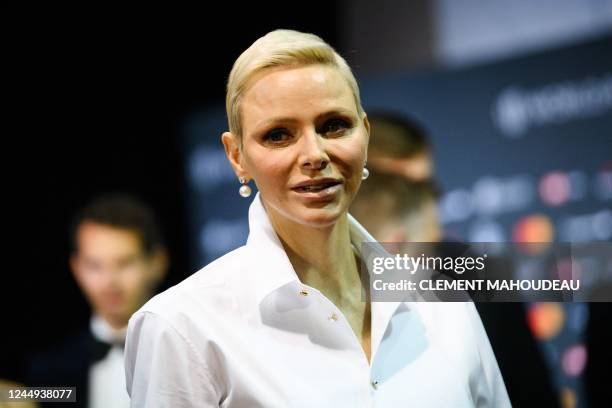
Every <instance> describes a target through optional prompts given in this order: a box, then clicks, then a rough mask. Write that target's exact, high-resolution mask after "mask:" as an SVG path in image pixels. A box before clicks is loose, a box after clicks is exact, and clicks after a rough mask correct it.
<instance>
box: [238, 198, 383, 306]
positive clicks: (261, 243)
mask: <svg viewBox="0 0 612 408" xmlns="http://www.w3.org/2000/svg"><path fill="white" fill-rule="evenodd" d="M261 200H262V199H261V195H260V193H259V192H257V194H256V195H255V199H254V200H253V202H252V203H251V206H250V207H249V237H248V239H247V247H249V248H250V249H252V250H254V252H253V256H255V257H257V258H258V259H261V260H265V262H255V263H254V265H252V268H255V269H256V270H257V271H258V272H259V273H256V274H255V275H256V276H255V279H254V282H252V283H253V284H254V285H255V288H254V289H255V291H256V293H257V301H258V303H260V302H261V301H262V300H263V298H265V297H266V296H267V295H268V294H269V293H271V292H272V291H274V290H275V289H278V288H279V287H281V286H283V285H285V284H287V283H289V282H293V281H297V283H301V282H300V280H299V278H298V276H297V274H296V272H295V270H294V269H293V265H292V264H291V262H290V260H289V257H288V256H287V253H286V252H285V248H284V247H283V244H282V243H281V241H280V239H279V238H278V235H277V234H276V231H275V230H274V228H273V227H272V224H271V223H270V219H269V217H268V214H267V213H266V209H265V208H264V206H263V203H262V201H261ZM348 224H349V235H350V239H351V245H352V247H353V251H354V252H355V254H356V255H357V256H358V257H359V258H360V259H361V258H362V244H363V243H364V242H367V243H368V244H369V245H370V248H371V251H368V252H369V253H370V255H369V256H377V255H381V254H384V255H388V253H387V252H386V251H385V249H384V248H383V247H382V246H381V245H380V244H379V243H378V242H377V241H376V240H375V239H374V237H372V235H370V233H369V232H368V231H366V229H365V228H364V227H363V226H362V225H361V224H360V223H359V222H358V221H357V220H356V219H355V218H354V217H353V216H352V215H350V214H348ZM363 261H364V262H367V260H363Z"/></svg>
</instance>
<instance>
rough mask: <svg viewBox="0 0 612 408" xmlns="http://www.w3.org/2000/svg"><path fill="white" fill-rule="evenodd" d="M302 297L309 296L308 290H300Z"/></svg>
mask: <svg viewBox="0 0 612 408" xmlns="http://www.w3.org/2000/svg"><path fill="white" fill-rule="evenodd" d="M300 295H301V296H308V291H307V290H306V289H302V290H300Z"/></svg>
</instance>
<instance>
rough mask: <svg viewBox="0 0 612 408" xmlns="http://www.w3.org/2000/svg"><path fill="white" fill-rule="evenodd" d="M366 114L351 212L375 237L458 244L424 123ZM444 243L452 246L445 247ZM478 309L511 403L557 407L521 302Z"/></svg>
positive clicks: (403, 118) (492, 304)
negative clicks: (440, 203)
mask: <svg viewBox="0 0 612 408" xmlns="http://www.w3.org/2000/svg"><path fill="white" fill-rule="evenodd" d="M369 118H370V124H371V136H370V145H369V151H368V168H369V170H370V177H369V180H368V183H364V185H363V186H362V188H361V190H360V191H359V193H358V194H357V196H356V197H355V199H354V201H353V203H352V206H351V209H350V213H351V214H352V215H353V216H355V218H356V219H357V220H358V221H359V222H360V223H362V225H364V227H365V228H366V229H367V230H368V231H370V232H371V233H372V235H373V236H374V238H376V240H378V241H379V242H437V241H441V242H442V243H443V244H441V245H440V246H439V247H437V248H436V249H437V250H442V251H446V250H447V249H448V248H451V249H453V250H456V249H457V248H460V243H458V242H455V243H452V241H448V240H447V239H446V237H444V234H443V230H442V226H441V224H440V221H439V219H438V213H437V199H438V197H439V195H440V189H439V188H438V185H437V183H436V182H435V181H434V163H433V157H432V147H431V144H430V142H429V138H428V136H427V134H426V133H425V131H424V130H423V128H422V127H421V126H420V125H419V124H417V123H415V122H414V121H412V120H409V119H407V118H406V117H404V116H401V115H395V114H391V113H373V114H370V115H369ZM446 242H450V243H451V244H454V245H450V246H449V245H444V243H446ZM465 246H466V247H468V246H469V245H468V244H466V245H465ZM457 255H460V254H457ZM476 307H477V310H478V312H479V314H480V317H481V319H482V322H483V325H484V326H485V329H486V332H487V335H488V337H489V340H490V342H491V346H492V347H493V351H494V353H495V356H496V358H497V361H498V364H499V367H500V371H501V373H502V375H503V378H504V382H505V384H506V389H507V390H508V394H509V397H510V400H511V402H512V404H513V406H518V407H522V406H542V407H556V406H559V397H558V395H557V393H555V392H554V388H553V385H552V380H551V376H550V372H549V368H548V366H547V364H546V360H545V359H544V356H543V355H542V353H541V352H540V350H539V348H538V343H537V342H536V340H535V339H534V337H533V336H532V334H531V332H530V329H529V326H528V324H527V319H526V312H525V308H524V305H523V304H521V303H484V302H483V303H476ZM519 351H520V358H517V355H518V354H517V353H518V352H519Z"/></svg>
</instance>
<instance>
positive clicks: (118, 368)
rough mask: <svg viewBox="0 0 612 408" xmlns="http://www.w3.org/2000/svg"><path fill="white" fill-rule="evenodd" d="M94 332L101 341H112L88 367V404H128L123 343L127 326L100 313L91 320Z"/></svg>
mask: <svg viewBox="0 0 612 408" xmlns="http://www.w3.org/2000/svg"><path fill="white" fill-rule="evenodd" d="M90 328H91V333H92V335H93V336H94V337H95V338H96V339H98V341H101V342H104V343H107V344H111V345H112V346H111V348H110V350H109V351H108V354H106V356H105V357H104V358H103V359H102V360H100V361H97V362H95V363H94V364H93V365H92V366H91V367H89V395H88V396H87V398H88V400H89V401H88V402H89V403H88V405H87V406H88V407H89V408H108V407H113V408H127V407H129V406H130V397H129V396H128V394H127V392H126V391H125V375H124V374H125V365H124V356H123V348H122V344H123V342H124V341H125V334H126V328H123V329H120V330H116V329H113V328H112V327H111V326H110V325H109V324H108V323H106V322H105V321H104V319H102V318H101V317H100V316H97V315H94V316H93V317H92V319H91V323H90Z"/></svg>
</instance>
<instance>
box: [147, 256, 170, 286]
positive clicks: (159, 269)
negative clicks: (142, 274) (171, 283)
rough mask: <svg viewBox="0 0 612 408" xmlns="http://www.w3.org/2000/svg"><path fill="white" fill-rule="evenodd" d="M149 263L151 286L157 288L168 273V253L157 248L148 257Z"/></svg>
mask: <svg viewBox="0 0 612 408" xmlns="http://www.w3.org/2000/svg"><path fill="white" fill-rule="evenodd" d="M150 262H151V286H152V288H155V287H157V286H158V285H159V284H160V283H161V282H162V281H163V280H164V278H165V277H166V273H167V272H168V263H169V262H168V251H167V250H166V248H164V247H157V248H155V249H154V250H153V253H152V254H151V255H150Z"/></svg>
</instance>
